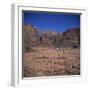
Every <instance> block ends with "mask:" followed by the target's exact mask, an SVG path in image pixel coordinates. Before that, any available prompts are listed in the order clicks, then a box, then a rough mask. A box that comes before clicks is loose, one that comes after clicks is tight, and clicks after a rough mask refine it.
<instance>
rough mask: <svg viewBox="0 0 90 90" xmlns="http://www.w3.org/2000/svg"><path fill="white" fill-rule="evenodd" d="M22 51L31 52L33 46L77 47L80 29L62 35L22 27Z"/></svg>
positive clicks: (28, 26) (31, 26) (27, 26)
mask: <svg viewBox="0 0 90 90" xmlns="http://www.w3.org/2000/svg"><path fill="white" fill-rule="evenodd" d="M23 34H24V49H25V50H24V51H29V50H31V47H35V46H53V47H75V48H76V47H79V45H80V29H79V28H71V29H67V30H66V31H65V32H64V33H62V34H61V33H59V32H53V31H47V32H41V31H40V30H38V29H37V28H36V27H35V26H33V25H31V24H27V25H24V26H23Z"/></svg>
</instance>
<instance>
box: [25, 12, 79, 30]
mask: <svg viewBox="0 0 90 90" xmlns="http://www.w3.org/2000/svg"><path fill="white" fill-rule="evenodd" d="M23 15H24V16H23V22H24V24H32V25H33V26H35V27H37V28H38V29H39V30H40V31H48V30H49V31H55V32H64V31H66V30H67V29H68V28H80V15H76V14H67V13H49V12H32V11H24V12H23Z"/></svg>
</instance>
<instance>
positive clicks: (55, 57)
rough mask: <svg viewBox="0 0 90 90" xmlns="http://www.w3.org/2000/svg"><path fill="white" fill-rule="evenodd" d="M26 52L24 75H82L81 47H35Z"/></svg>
mask: <svg viewBox="0 0 90 90" xmlns="http://www.w3.org/2000/svg"><path fill="white" fill-rule="evenodd" d="M33 50H34V51H32V52H29V53H24V77H39V76H56V75H80V49H72V48H64V49H63V50H62V49H58V48H57V49H55V48H48V47H34V48H33Z"/></svg>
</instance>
